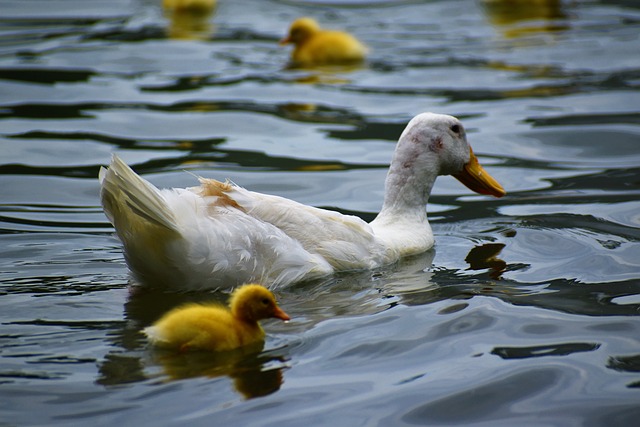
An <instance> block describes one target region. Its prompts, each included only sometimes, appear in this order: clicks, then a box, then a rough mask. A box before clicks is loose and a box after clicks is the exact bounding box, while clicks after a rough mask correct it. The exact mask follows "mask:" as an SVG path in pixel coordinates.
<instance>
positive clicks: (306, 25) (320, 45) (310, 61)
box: [280, 17, 368, 66]
mask: <svg viewBox="0 0 640 427" xmlns="http://www.w3.org/2000/svg"><path fill="white" fill-rule="evenodd" d="M288 43H292V44H293V45H294V46H295V47H294V49H293V52H292V53H291V59H292V60H293V62H294V63H295V64H296V65H303V66H304V65H326V64H349V63H354V62H360V61H362V60H363V59H364V58H365V57H366V55H367V51H368V49H367V48H366V47H365V46H364V45H363V44H362V43H361V42H360V41H358V39H356V38H355V37H354V36H352V35H351V34H349V33H346V32H344V31H332V30H323V29H321V28H320V26H319V25H318V23H317V22H316V21H315V20H314V19H312V18H307V17H305V18H299V19H296V20H295V21H294V22H293V23H292V24H291V27H290V28H289V33H288V35H287V37H285V38H283V39H282V40H280V44H281V45H284V44H288Z"/></svg>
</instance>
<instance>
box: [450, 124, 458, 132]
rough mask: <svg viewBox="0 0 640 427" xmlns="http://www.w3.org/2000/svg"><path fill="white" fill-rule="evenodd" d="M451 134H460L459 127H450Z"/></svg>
mask: <svg viewBox="0 0 640 427" xmlns="http://www.w3.org/2000/svg"><path fill="white" fill-rule="evenodd" d="M450 129H451V132H453V133H460V125H451V128H450Z"/></svg>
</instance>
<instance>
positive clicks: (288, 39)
mask: <svg viewBox="0 0 640 427" xmlns="http://www.w3.org/2000/svg"><path fill="white" fill-rule="evenodd" d="M289 43H291V38H290V37H289V36H287V37H285V38H283V39H282V40H280V41H279V42H278V44H279V45H280V46H282V45H285V44H289Z"/></svg>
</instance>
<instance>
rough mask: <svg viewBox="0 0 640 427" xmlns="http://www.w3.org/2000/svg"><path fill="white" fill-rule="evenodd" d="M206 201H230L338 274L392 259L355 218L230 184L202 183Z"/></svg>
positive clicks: (365, 226)
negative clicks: (220, 199)
mask: <svg viewBox="0 0 640 427" xmlns="http://www.w3.org/2000/svg"><path fill="white" fill-rule="evenodd" d="M200 182H201V187H198V189H197V190H196V191H199V192H200V194H201V195H202V196H203V197H210V196H214V197H219V198H220V197H221V198H226V199H227V200H228V201H229V203H231V204H233V205H234V206H237V207H238V208H239V209H242V210H243V211H244V212H246V213H247V214H248V215H249V216H251V217H253V218H256V219H258V220H259V221H261V222H264V223H268V224H271V225H273V226H275V227H276V228H278V229H279V230H281V231H282V232H284V233H285V234H286V235H287V236H289V237H291V238H292V239H293V240H295V241H297V242H299V243H300V244H301V245H302V247H303V248H304V249H305V250H307V251H308V252H310V253H312V254H319V255H320V256H322V257H323V258H324V259H325V260H326V261H327V262H328V263H329V264H331V266H332V267H333V268H334V269H336V270H353V269H363V268H372V267H376V266H378V265H380V264H382V263H384V262H385V259H387V258H392V255H390V254H388V253H387V252H388V251H387V249H386V248H385V247H384V245H382V244H381V243H380V241H379V239H377V237H376V236H375V234H374V233H373V230H372V228H371V227H370V226H369V224H368V223H366V222H365V221H363V220H362V219H361V218H359V217H357V216H353V215H344V214H341V213H339V212H335V211H330V210H326V209H319V208H316V207H312V206H307V205H304V204H302V203H298V202H295V201H293V200H290V199H286V198H283V197H279V196H273V195H267V194H262V193H257V192H254V191H249V190H246V189H244V188H242V187H238V186H236V185H232V184H230V183H221V182H219V181H216V180H210V179H204V178H201V179H200Z"/></svg>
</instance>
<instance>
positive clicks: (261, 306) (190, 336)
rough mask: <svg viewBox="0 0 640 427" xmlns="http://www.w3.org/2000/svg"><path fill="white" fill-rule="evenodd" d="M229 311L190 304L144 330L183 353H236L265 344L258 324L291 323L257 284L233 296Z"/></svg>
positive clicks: (262, 332) (161, 342) (150, 336)
mask: <svg viewBox="0 0 640 427" xmlns="http://www.w3.org/2000/svg"><path fill="white" fill-rule="evenodd" d="M229 307H230V308H229V309H227V308H226V307H222V306H220V305H211V304H210V305H203V304H188V305H186V306H182V307H178V308H175V309H173V310H171V311H169V312H168V313H167V314H165V315H164V316H163V317H162V318H161V319H160V320H158V321H157V322H156V323H154V324H153V326H150V327H148V328H145V329H144V333H145V334H146V335H147V337H148V338H149V340H150V341H151V342H152V343H153V344H156V345H158V346H161V347H167V348H173V349H177V350H180V351H187V350H210V351H224V350H233V349H236V348H239V347H242V346H246V345H251V344H256V343H259V342H261V341H263V340H264V330H263V329H262V327H261V326H260V324H259V323H258V321H259V320H262V319H268V318H277V319H282V320H289V316H288V315H287V313H285V312H284V311H283V310H282V309H281V308H280V307H278V304H277V303H276V299H275V297H274V296H273V294H272V293H271V292H270V291H269V290H268V289H267V288H265V287H263V286H261V285H256V284H250V285H244V286H242V287H240V288H238V289H236V290H235V291H234V292H233V294H232V295H231V300H230V302H229Z"/></svg>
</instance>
